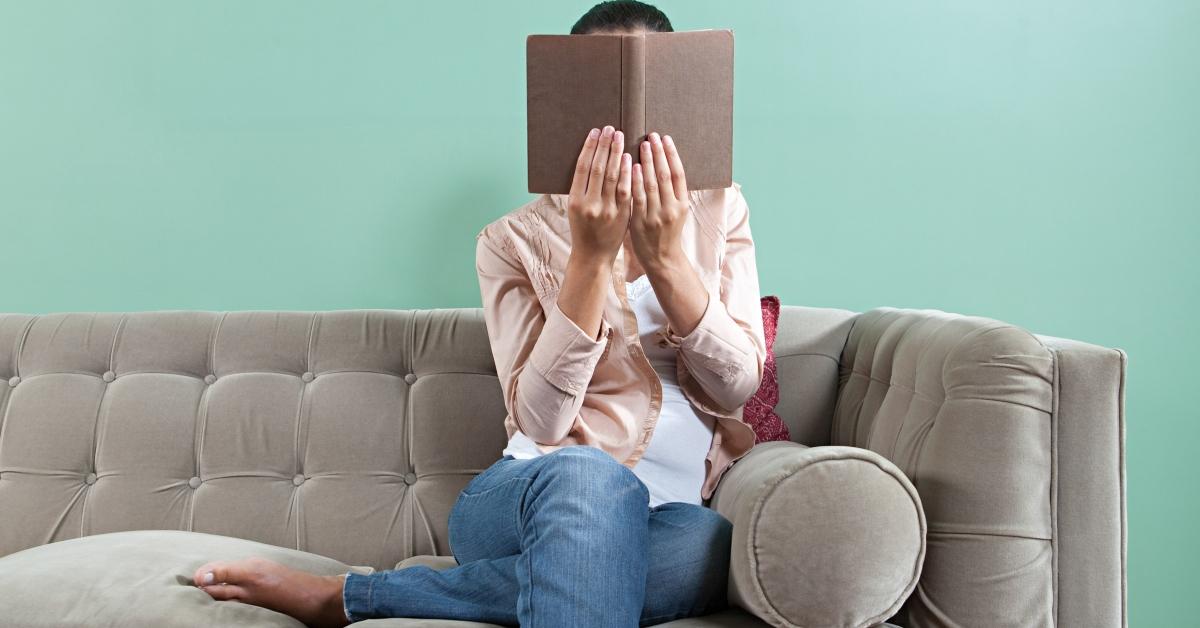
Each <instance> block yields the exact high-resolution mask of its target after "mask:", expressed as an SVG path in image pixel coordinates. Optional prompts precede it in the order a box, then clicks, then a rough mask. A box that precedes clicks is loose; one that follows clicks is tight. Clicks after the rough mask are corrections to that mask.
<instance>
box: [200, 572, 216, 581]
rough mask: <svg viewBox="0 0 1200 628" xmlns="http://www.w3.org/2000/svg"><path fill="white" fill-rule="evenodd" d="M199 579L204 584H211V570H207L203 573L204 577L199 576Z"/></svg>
mask: <svg viewBox="0 0 1200 628" xmlns="http://www.w3.org/2000/svg"><path fill="white" fill-rule="evenodd" d="M200 580H201V581H202V582H204V584H212V583H213V574H212V572H211V571H210V572H208V573H206V574H204V577H203V578H201V579H200Z"/></svg>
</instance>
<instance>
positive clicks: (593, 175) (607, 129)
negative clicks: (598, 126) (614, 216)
mask: <svg viewBox="0 0 1200 628" xmlns="http://www.w3.org/2000/svg"><path fill="white" fill-rule="evenodd" d="M612 136H613V127H612V125H611V124H606V125H604V130H603V131H601V132H600V143H599V144H596V154H595V155H593V156H592V169H591V172H590V173H589V174H588V189H587V195H588V197H590V198H592V199H593V200H598V199H599V198H600V192H601V190H602V188H603V187H604V171H605V168H606V167H607V166H608V153H609V150H608V149H609V147H610V146H611V145H612Z"/></svg>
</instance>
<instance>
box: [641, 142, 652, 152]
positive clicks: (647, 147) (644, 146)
mask: <svg viewBox="0 0 1200 628" xmlns="http://www.w3.org/2000/svg"><path fill="white" fill-rule="evenodd" d="M642 150H650V142H647V141H645V140H642Z"/></svg>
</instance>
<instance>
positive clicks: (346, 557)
mask: <svg viewBox="0 0 1200 628" xmlns="http://www.w3.org/2000/svg"><path fill="white" fill-rule="evenodd" d="M784 309H785V313H784V315H783V320H781V329H780V332H779V338H780V340H779V341H778V342H779V348H780V349H786V348H787V347H789V346H790V347H791V348H792V349H794V350H795V351H794V352H795V353H796V354H797V355H796V356H795V357H786V356H782V357H781V358H780V370H781V373H782V374H783V376H785V377H786V376H795V375H797V374H798V373H799V372H801V371H804V370H807V369H808V368H809V367H810V366H812V367H813V368H815V369H816V372H818V373H820V377H819V378H805V379H804V381H805V383H806V386H810V388H811V391H812V393H813V394H807V393H803V391H801V390H798V389H796V390H791V389H787V388H785V389H784V392H783V397H784V399H783V400H781V402H780V407H781V408H787V409H789V410H788V412H789V413H790V416H789V420H790V422H791V423H792V424H793V425H794V426H795V428H796V432H797V434H798V435H802V434H810V435H818V436H819V437H820V438H821V439H822V440H826V441H827V440H828V434H829V417H830V416H831V412H832V407H833V401H834V391H835V387H836V380H837V370H836V363H837V362H836V355H837V353H838V352H840V350H841V344H842V343H843V342H844V340H845V335H844V332H845V331H846V330H847V329H848V325H842V327H841V331H840V333H841V337H838V335H837V334H838V333H839V331H838V324H840V323H845V322H846V321H848V320H849V317H850V316H851V313H850V312H845V311H841V310H830V311H824V312H823V314H822V315H817V316H815V317H814V321H818V322H819V321H826V323H825V324H824V326H823V327H822V326H810V325H804V324H802V321H801V319H804V318H807V317H806V316H805V315H804V314H805V313H809V314H814V315H815V314H818V312H817V311H816V310H812V311H811V312H810V311H809V310H808V308H796V307H790V308H784ZM789 323H790V324H789ZM818 329H820V333H815V332H816V330H818ZM810 330H813V331H814V333H807V332H809V331H810ZM829 331H833V332H834V333H833V336H830V335H829V334H828V333H827V332H829ZM793 332H804V333H793ZM819 351H823V352H824V355H823V356H815V355H813V354H814V352H819ZM0 378H2V379H0V555H5V554H9V553H12V552H15V551H18V550H21V549H24V548H27V547H31V546H35V545H40V544H44V543H49V542H52V541H59V540H63V539H70V538H75V537H78V536H83V535H89V534H98V533H103V532H114V531H120V530H137V529H178V530H196V531H201V532H211V533H216V534H225V535H230V536H237V537H242V538H247V539H251V540H256V541H262V542H266V543H271V544H275V545H280V546H284V547H292V548H298V549H301V550H306V551H311V552H315V553H318V554H323V555H326V556H330V557H332V558H336V559H338V560H341V561H342V562H345V563H348V564H354V565H371V566H374V567H376V568H380V569H390V568H392V567H394V566H395V564H396V563H397V562H399V561H400V560H402V559H404V558H407V557H409V556H412V555H416V554H442V555H445V554H449V546H448V544H447V538H446V521H447V518H448V516H449V511H450V507H451V506H452V505H453V504H454V500H455V499H456V498H457V496H458V492H459V491H460V490H461V489H462V487H463V486H465V485H466V483H467V482H468V481H470V479H471V478H472V477H473V476H474V475H475V474H477V473H479V472H480V471H482V470H483V469H485V468H487V467H488V466H489V465H490V464H492V463H493V462H495V461H496V460H497V459H498V458H499V457H500V452H501V451H502V450H503V449H504V445H505V436H506V435H505V432H504V427H503V422H502V420H503V418H504V413H505V411H504V405H503V400H502V396H501V392H500V384H499V380H498V379H497V378H496V369H495V363H494V362H493V359H492V355H491V350H490V347H489V345H488V338H487V330H486V328H485V326H484V322H483V316H482V310H481V309H478V308H462V309H443V310H357V311H332V312H319V313H314V312H262V311H245V312H227V313H220V312H197V311H162V312H139V313H127V314H122V313H72V314H52V315H44V316H28V315H18V314H8V315H0Z"/></svg>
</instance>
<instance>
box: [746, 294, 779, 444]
mask: <svg viewBox="0 0 1200 628" xmlns="http://www.w3.org/2000/svg"><path fill="white" fill-rule="evenodd" d="M762 317H763V335H764V336H765V339H766V341H767V359H766V363H765V364H764V365H763V377H762V383H761V384H760V385H759V387H758V391H757V392H755V393H754V396H752V397H750V400H749V401H747V402H746V406H745V408H743V416H742V418H743V420H745V421H746V423H748V424H749V425H750V427H753V428H754V442H755V444H758V443H765V442H767V441H771V440H791V436H790V435H789V434H788V427H787V424H786V423H784V422H783V419H781V418H779V415H778V414H775V404H777V403H779V377H778V374H777V372H776V369H775V331H776V328H777V327H778V325H779V297H777V296H774V295H769V296H765V297H762Z"/></svg>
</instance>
